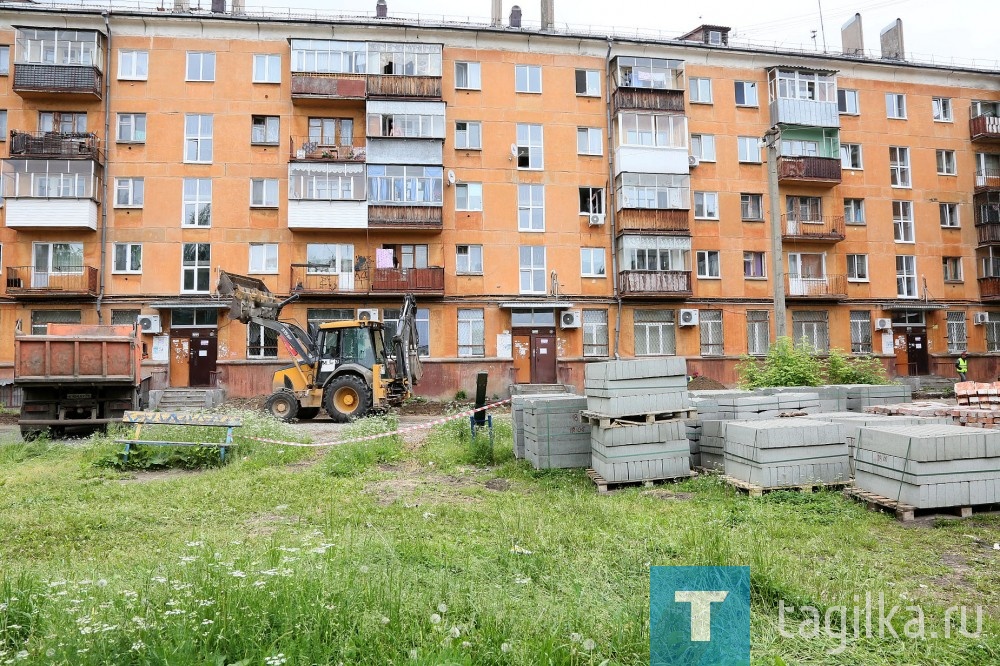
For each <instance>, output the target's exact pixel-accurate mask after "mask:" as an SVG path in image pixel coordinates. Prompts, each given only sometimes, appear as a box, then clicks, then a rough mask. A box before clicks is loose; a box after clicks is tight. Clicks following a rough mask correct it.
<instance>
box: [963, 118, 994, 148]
mask: <svg viewBox="0 0 1000 666" xmlns="http://www.w3.org/2000/svg"><path fill="white" fill-rule="evenodd" d="M969 136H970V138H971V139H972V140H973V141H984V142H994V141H995V142H1000V117H997V116H976V117H975V118H970V119H969Z"/></svg>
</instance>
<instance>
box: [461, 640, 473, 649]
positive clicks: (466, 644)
mask: <svg viewBox="0 0 1000 666" xmlns="http://www.w3.org/2000/svg"><path fill="white" fill-rule="evenodd" d="M470 647H472V643H470V642H469V641H462V648H463V649H465V650H468V649H469V648H470Z"/></svg>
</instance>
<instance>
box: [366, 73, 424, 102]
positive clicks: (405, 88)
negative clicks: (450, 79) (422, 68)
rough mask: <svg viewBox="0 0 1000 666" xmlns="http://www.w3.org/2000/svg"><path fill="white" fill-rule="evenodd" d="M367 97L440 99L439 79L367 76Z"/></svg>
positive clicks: (387, 75) (382, 75) (390, 75)
mask: <svg viewBox="0 0 1000 666" xmlns="http://www.w3.org/2000/svg"><path fill="white" fill-rule="evenodd" d="M368 96H369V97H395V98H403V99H441V77H440V76H403V75H398V74H369V75H368Z"/></svg>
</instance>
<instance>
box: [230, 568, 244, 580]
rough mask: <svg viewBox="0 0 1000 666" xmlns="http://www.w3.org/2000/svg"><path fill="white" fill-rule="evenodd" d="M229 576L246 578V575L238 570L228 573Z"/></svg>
mask: <svg viewBox="0 0 1000 666" xmlns="http://www.w3.org/2000/svg"><path fill="white" fill-rule="evenodd" d="M229 575H230V576H233V577H234V578H246V577H247V575H246V574H245V573H243V572H242V571H240V570H239V569H236V570H234V571H230V572H229Z"/></svg>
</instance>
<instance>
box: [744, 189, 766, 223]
mask: <svg viewBox="0 0 1000 666" xmlns="http://www.w3.org/2000/svg"><path fill="white" fill-rule="evenodd" d="M740 217H741V218H742V219H743V220H745V221H746V220H750V221H758V220H763V219H764V195H763V194H741V195H740Z"/></svg>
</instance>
